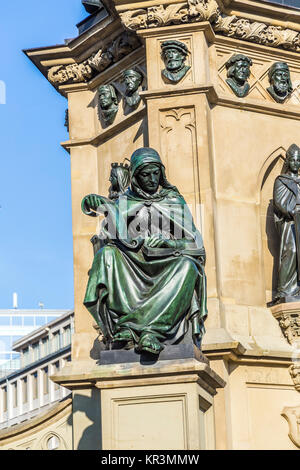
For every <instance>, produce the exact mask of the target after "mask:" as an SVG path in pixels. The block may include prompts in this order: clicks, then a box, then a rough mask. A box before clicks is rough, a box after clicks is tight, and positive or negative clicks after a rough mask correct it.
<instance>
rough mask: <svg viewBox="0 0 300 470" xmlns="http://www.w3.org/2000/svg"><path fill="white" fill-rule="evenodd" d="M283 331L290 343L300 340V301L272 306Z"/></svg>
mask: <svg viewBox="0 0 300 470" xmlns="http://www.w3.org/2000/svg"><path fill="white" fill-rule="evenodd" d="M271 311H272V314H273V315H274V317H275V318H276V319H277V320H278V322H279V326H280V328H281V330H282V333H283V334H284V336H285V337H286V339H287V340H288V342H289V343H290V344H293V343H298V342H300V303H299V302H293V303H287V304H279V305H275V306H274V307H271Z"/></svg>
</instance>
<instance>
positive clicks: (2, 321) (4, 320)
mask: <svg viewBox="0 0 300 470" xmlns="http://www.w3.org/2000/svg"><path fill="white" fill-rule="evenodd" d="M0 326H10V317H4V316H0Z"/></svg>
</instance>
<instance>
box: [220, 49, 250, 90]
mask: <svg viewBox="0 0 300 470" xmlns="http://www.w3.org/2000/svg"><path fill="white" fill-rule="evenodd" d="M251 65H252V60H251V59H250V58H249V57H247V56H246V55H244V54H235V55H233V56H232V57H230V59H229V60H228V62H227V63H226V68H227V80H226V83H227V84H228V85H229V86H230V88H231V89H232V90H233V92H234V93H235V94H236V95H237V96H238V97H239V98H241V97H244V96H246V95H247V94H248V92H249V89H250V85H249V83H248V81H247V80H248V78H249V77H250V67H251Z"/></svg>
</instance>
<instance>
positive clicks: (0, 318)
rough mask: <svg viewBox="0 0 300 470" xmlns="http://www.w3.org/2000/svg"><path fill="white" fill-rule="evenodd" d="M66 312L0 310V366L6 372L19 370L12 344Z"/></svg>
mask: <svg viewBox="0 0 300 470" xmlns="http://www.w3.org/2000/svg"><path fill="white" fill-rule="evenodd" d="M66 312H67V310H48V309H47V310H46V309H39V310H20V309H17V308H15V309H8V310H0V366H2V365H3V364H6V369H7V370H11V371H13V370H17V369H19V368H20V361H19V358H20V354H19V352H17V351H14V350H13V348H12V345H13V343H15V342H16V341H18V340H19V339H20V338H22V337H23V336H26V335H28V334H29V333H31V332H32V331H34V330H36V329H37V328H39V327H41V326H43V325H45V324H46V323H49V322H51V321H53V320H55V319H56V318H59V317H61V316H62V315H63V314H65V313H66Z"/></svg>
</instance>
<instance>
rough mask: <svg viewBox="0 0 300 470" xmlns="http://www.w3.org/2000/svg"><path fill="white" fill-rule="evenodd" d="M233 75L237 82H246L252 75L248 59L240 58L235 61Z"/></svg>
mask: <svg viewBox="0 0 300 470" xmlns="http://www.w3.org/2000/svg"><path fill="white" fill-rule="evenodd" d="M233 76H234V78H235V79H236V81H237V82H240V83H245V81H246V80H247V79H248V78H249V77H250V64H249V62H248V61H247V60H238V61H237V62H236V63H235V67H234V72H233Z"/></svg>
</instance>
